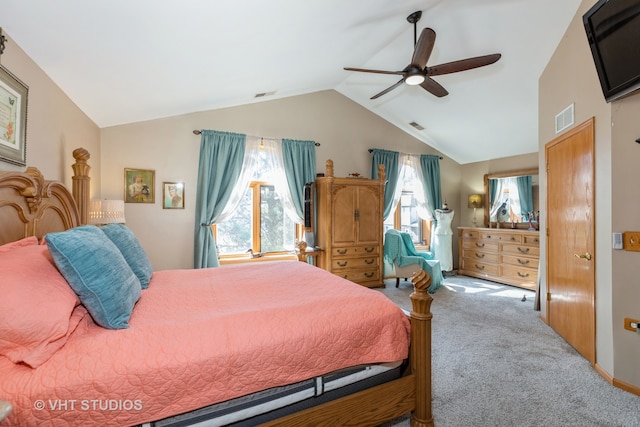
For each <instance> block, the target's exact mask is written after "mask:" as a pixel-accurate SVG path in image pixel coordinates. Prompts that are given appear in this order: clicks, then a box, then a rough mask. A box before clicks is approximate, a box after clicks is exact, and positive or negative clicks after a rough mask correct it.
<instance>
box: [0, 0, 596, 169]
mask: <svg viewBox="0 0 640 427" xmlns="http://www.w3.org/2000/svg"><path fill="white" fill-rule="evenodd" d="M580 2H581V1H580V0H561V1H558V0H422V1H417V0H395V1H389V0H318V1H314V2H308V1H301V0H180V1H170V0H92V1H86V0H57V1H51V0H4V1H3V2H2V9H1V15H0V26H2V27H3V29H4V31H5V32H6V33H7V34H8V35H9V37H11V39H13V40H14V41H15V42H16V43H17V44H18V45H19V46H20V47H21V48H22V49H23V50H24V51H25V52H26V53H27V55H29V56H30V57H31V58H32V59H33V60H34V61H35V62H36V63H37V64H38V65H39V66H40V67H41V68H42V69H43V70H44V71H45V72H46V73H47V75H49V77H51V78H52V79H53V80H54V81H55V82H56V83H57V84H58V85H59V86H60V88H61V89H62V90H63V91H64V92H65V93H66V94H67V95H68V96H69V97H70V98H71V99H72V100H73V101H74V102H75V103H76V104H77V105H78V106H79V107H80V108H81V109H82V110H83V111H84V112H85V113H86V114H87V115H88V116H89V117H90V118H91V119H92V120H93V121H94V122H95V123H96V124H97V125H98V126H100V127H108V126H114V125H120V124H125V123H131V122H137V121H142V120H151V119H156V118H161V117H168V116H173V115H179V114H184V113H190V112H196V111H205V110H210V109H216V108H223V107H229V106H236V105H242V104H247V103H253V102H261V101H266V100H271V99H276V98H283V97H288V96H293V95H300V94H305V93H311V92H315V91H320V90H327V89H335V90H336V91H338V92H340V93H342V94H343V95H345V96H346V97H348V98H350V99H352V100H353V101H355V102H357V103H358V104H360V105H362V106H363V107H364V108H367V109H368V110H370V111H372V112H373V113H375V114H377V115H379V116H380V117H382V118H383V119H385V120H387V121H389V122H390V123H392V124H394V125H395V126H397V127H398V128H400V129H402V130H404V131H405V132H407V133H409V134H411V135H412V136H414V137H415V138H417V139H419V140H421V141H423V142H424V143H426V144H428V145H430V146H432V147H434V148H435V149H436V150H438V151H440V152H441V153H443V154H445V155H447V156H449V157H451V158H453V159H454V160H455V161H457V162H458V163H461V164H464V163H469V162H475V161H481V160H487V159H491V158H499V157H506V156H512V155H518V154H525V153H532V152H535V151H537V150H538V132H537V128H538V124H537V120H538V78H539V77H540V75H541V73H542V71H543V70H544V67H545V66H546V64H547V62H548V60H549V58H550V57H551V55H552V54H553V51H554V49H555V47H556V46H557V44H558V42H559V41H560V39H561V38H562V36H563V34H564V32H565V30H566V28H567V25H568V24H569V22H570V21H571V19H572V18H573V16H574V15H575V13H576V10H577V9H578V6H579V5H580ZM417 10H420V11H422V12H423V14H422V18H421V20H420V21H419V22H418V24H417V29H418V35H419V33H420V31H421V30H422V29H423V28H425V27H429V28H432V29H433V30H434V31H435V33H436V34H437V37H436V41H435V46H434V49H433V52H432V54H431V56H430V59H429V61H428V63H427V65H428V66H433V65H437V64H441V63H446V62H450V61H455V60H458V59H463V58H467V57H473V56H479V55H486V54H491V53H501V54H502V58H501V59H500V60H499V61H498V62H497V63H495V64H492V65H489V66H486V67H482V68H477V69H473V70H467V71H463V72H460V73H456V74H448V75H442V76H437V77H434V80H436V81H437V82H438V83H440V84H441V85H442V86H444V87H445V88H446V89H447V90H448V92H449V95H448V96H445V97H442V98H438V97H435V96H433V95H431V94H430V93H428V92H427V91H425V90H423V89H422V88H421V87H420V86H408V85H406V84H402V85H400V86H399V87H398V88H396V89H395V90H393V91H391V92H389V93H387V94H385V95H384V96H381V97H380V98H378V99H375V100H371V99H370V97H371V96H373V95H374V94H376V93H378V92H380V91H382V90H383V89H385V88H387V87H389V86H391V85H393V84H394V83H396V82H397V81H398V79H399V76H394V75H386V74H369V73H357V72H349V71H345V70H344V69H343V67H356V68H372V69H380V70H393V71H396V70H402V69H403V68H404V67H405V66H406V65H408V64H409V63H410V62H411V56H412V53H413V43H414V28H413V25H412V24H410V23H409V22H408V21H407V19H406V18H407V16H408V15H409V14H411V13H412V12H414V11H417ZM585 43H586V37H585ZM7 49H11V45H8V46H7ZM256 94H266V96H261V97H256ZM411 122H415V123H417V124H419V125H420V126H421V127H423V128H424V129H423V130H417V129H416V128H414V127H412V126H411V125H410V123H411Z"/></svg>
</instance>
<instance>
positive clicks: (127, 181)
mask: <svg viewBox="0 0 640 427" xmlns="http://www.w3.org/2000/svg"><path fill="white" fill-rule="evenodd" d="M155 175H156V172H155V171H154V170H149V169H125V170H124V201H125V203H154V202H155Z"/></svg>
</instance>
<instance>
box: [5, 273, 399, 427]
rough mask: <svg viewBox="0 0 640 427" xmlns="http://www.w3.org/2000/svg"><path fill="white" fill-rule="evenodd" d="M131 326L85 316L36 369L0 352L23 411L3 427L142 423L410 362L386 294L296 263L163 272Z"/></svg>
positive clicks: (9, 389)
mask: <svg viewBox="0 0 640 427" xmlns="http://www.w3.org/2000/svg"><path fill="white" fill-rule="evenodd" d="M79 308H80V309H83V308H82V307H81V306H80V307H79ZM130 325H131V326H130V328H129V329H124V330H107V329H103V328H101V327H99V326H97V325H96V324H94V323H93V321H92V319H91V318H90V316H88V315H86V316H85V317H84V319H83V320H82V321H81V322H80V325H79V326H78V328H77V329H76V330H75V331H74V332H73V334H72V335H71V337H70V338H69V341H68V342H67V344H66V345H65V346H64V347H63V348H61V349H60V350H59V351H58V352H57V353H56V354H54V356H53V357H52V358H51V359H50V360H48V361H47V362H46V363H44V364H43V365H42V366H40V367H39V368H37V369H31V368H29V367H27V366H23V365H15V364H13V363H11V362H10V361H9V360H8V359H6V358H4V357H1V356H0V400H2V399H6V400H10V401H12V403H13V405H14V411H13V414H12V415H11V416H10V417H9V418H8V419H7V420H5V421H4V422H1V423H0V426H3V427H4V426H5V425H20V426H26V425H56V426H70V425H74V426H78V425H83V426H87V425H100V426H106V425H113V426H115V425H118V426H122V425H132V424H139V423H142V422H147V421H152V420H156V419H161V418H164V417H167V416H170V415H173V414H177V413H182V412H186V411H190V410H193V409H196V408H199V407H202V406H206V405H209V404H212V403H216V402H220V401H223V400H227V399H230V398H234V397H238V396H242V395H245V394H249V393H252V392H255V391H259V390H262V389H266V388H269V387H274V386H279V385H284V384H288V383H292V382H296V381H301V380H304V379H307V378H310V377H314V376H317V375H320V374H323V373H327V372H330V371H333V370H336V369H341V368H344V367H348V366H353V365H358V364H363V363H374V362H388V361H394V360H400V359H404V358H406V357H407V355H408V344H409V322H408V320H407V318H406V316H405V315H404V314H403V312H402V311H401V310H400V309H399V308H398V307H397V306H396V305H394V304H393V303H391V302H390V301H389V300H388V299H387V298H386V297H385V296H383V295H382V294H380V293H379V292H377V291H374V290H370V289H366V288H364V287H361V286H359V285H356V284H353V283H351V282H348V281H346V280H344V279H342V278H339V277H337V276H334V275H332V274H329V273H327V272H326V271H324V270H320V269H318V268H315V267H312V266H310V265H308V264H306V263H301V262H294V261H283V262H260V263H254V264H250V265H242V266H227V267H220V268H213V269H202V270H170V271H158V272H155V273H154V275H153V279H152V281H151V284H150V286H149V289H147V290H145V291H143V293H142V298H141V299H140V301H139V302H138V303H137V305H136V307H135V308H134V311H133V316H132V318H131V321H130Z"/></svg>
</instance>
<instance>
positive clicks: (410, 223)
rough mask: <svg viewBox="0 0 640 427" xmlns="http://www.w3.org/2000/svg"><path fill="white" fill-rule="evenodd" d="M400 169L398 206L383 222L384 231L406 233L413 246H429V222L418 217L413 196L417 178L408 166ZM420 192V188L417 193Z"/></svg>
mask: <svg viewBox="0 0 640 427" xmlns="http://www.w3.org/2000/svg"><path fill="white" fill-rule="evenodd" d="M407 166H408V167H404V168H402V171H401V173H403V176H402V177H401V179H402V194H401V195H400V199H399V200H398V204H397V205H396V206H395V208H394V209H393V211H392V212H391V213H390V214H389V216H388V217H387V219H385V221H384V231H385V232H386V231H387V230H389V229H390V228H393V229H396V230H400V231H404V232H407V233H409V234H410V235H411V240H412V241H413V243H414V244H415V245H420V246H429V241H430V240H431V237H430V236H431V221H426V220H424V219H422V218H420V216H418V203H417V200H416V197H415V194H414V183H415V180H416V179H417V177H416V176H415V171H414V170H413V168H412V167H411V166H410V164H408V165H407ZM421 190H422V187H421V186H420V188H419V191H421Z"/></svg>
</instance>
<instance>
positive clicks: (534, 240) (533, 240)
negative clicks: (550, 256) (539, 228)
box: [522, 236, 540, 246]
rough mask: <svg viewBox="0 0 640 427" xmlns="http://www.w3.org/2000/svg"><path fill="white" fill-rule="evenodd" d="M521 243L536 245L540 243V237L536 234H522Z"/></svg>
mask: <svg viewBox="0 0 640 427" xmlns="http://www.w3.org/2000/svg"><path fill="white" fill-rule="evenodd" d="M522 243H524V244H525V245H533V246H538V245H539V244H540V237H538V236H524V238H523V239H522Z"/></svg>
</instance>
